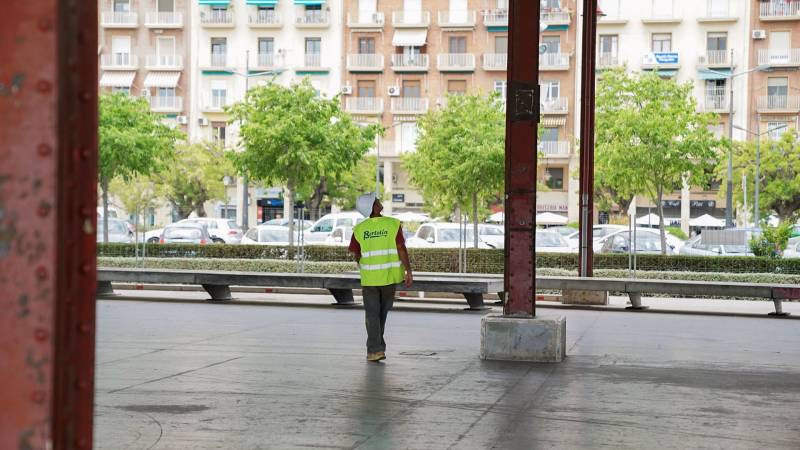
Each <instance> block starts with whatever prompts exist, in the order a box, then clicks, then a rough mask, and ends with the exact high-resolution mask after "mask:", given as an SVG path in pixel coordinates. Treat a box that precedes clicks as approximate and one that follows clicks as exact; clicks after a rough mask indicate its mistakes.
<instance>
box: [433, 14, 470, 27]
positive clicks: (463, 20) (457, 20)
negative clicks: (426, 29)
mask: <svg viewBox="0 0 800 450" xmlns="http://www.w3.org/2000/svg"><path fill="white" fill-rule="evenodd" d="M475 18H476V14H475V11H466V10H465V11H439V22H438V23H439V26H440V27H442V28H473V27H474V26H475Z"/></svg>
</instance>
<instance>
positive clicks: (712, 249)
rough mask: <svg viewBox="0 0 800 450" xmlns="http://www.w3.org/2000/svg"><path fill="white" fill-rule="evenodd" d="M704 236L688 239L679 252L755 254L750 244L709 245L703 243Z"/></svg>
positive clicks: (686, 254)
mask: <svg viewBox="0 0 800 450" xmlns="http://www.w3.org/2000/svg"><path fill="white" fill-rule="evenodd" d="M702 236H703V235H702V234H700V235H697V236H695V237H693V238H691V239H689V240H688V241H686V244H684V246H683V247H681V249H680V251H679V252H678V253H679V254H681V255H685V256H753V252H752V251H751V250H750V246H749V245H708V244H705V243H703V240H702V239H701V238H702Z"/></svg>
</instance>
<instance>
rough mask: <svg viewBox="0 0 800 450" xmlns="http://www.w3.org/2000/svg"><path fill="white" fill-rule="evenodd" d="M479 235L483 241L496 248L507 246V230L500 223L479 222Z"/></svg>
mask: <svg viewBox="0 0 800 450" xmlns="http://www.w3.org/2000/svg"><path fill="white" fill-rule="evenodd" d="M470 226H472V225H470ZM478 235H479V236H480V239H481V240H482V241H483V242H486V243H487V244H489V245H491V246H492V247H494V248H505V246H506V230H505V229H504V228H503V227H501V226H499V225H488V224H479V225H478Z"/></svg>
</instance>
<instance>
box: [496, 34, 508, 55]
mask: <svg viewBox="0 0 800 450" xmlns="http://www.w3.org/2000/svg"><path fill="white" fill-rule="evenodd" d="M494 52H495V53H499V54H506V53H508V36H495V38H494Z"/></svg>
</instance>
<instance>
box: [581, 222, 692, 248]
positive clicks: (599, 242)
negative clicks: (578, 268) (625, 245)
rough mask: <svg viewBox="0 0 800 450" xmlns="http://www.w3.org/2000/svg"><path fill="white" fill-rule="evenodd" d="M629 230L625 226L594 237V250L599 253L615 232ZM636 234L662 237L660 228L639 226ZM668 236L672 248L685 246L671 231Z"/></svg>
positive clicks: (668, 243) (669, 245)
mask: <svg viewBox="0 0 800 450" xmlns="http://www.w3.org/2000/svg"><path fill="white" fill-rule="evenodd" d="M627 232H628V229H627V228H623V229H621V230H616V231H612V232H611V233H607V234H606V235H605V236H603V237H601V238H597V239H594V240H593V242H592V248H593V249H594V252H595V253H599V252H600V249H601V248H603V244H605V243H606V241H607V240H608V238H609V237H611V236H614V235H615V234H620V233H627ZM636 234H637V235H646V236H650V235H655V236H659V239H661V238H660V236H661V231H660V230H658V229H657V228H641V227H637V228H636ZM666 238H667V246H668V247H669V248H670V249H671V250H673V251H675V252H677V251H678V250H680V248H681V247H683V245H684V242H683V241H682V240H680V239H678V238H676V237H675V236H673V235H671V234H669V232H667V233H666ZM570 244H571V245H572V242H570ZM574 248H577V245H575V247H574Z"/></svg>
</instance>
